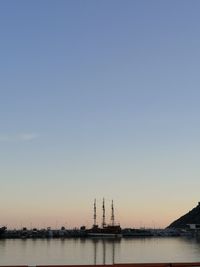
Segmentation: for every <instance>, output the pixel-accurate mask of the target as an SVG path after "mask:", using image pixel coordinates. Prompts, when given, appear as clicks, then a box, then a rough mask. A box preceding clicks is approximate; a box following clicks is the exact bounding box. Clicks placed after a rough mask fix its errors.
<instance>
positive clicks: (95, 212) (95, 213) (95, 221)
mask: <svg viewBox="0 0 200 267" xmlns="http://www.w3.org/2000/svg"><path fill="white" fill-rule="evenodd" d="M96 225H97V208H96V198H95V200H94V226H96Z"/></svg>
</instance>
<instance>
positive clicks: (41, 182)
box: [0, 0, 200, 227]
mask: <svg viewBox="0 0 200 267" xmlns="http://www.w3.org/2000/svg"><path fill="white" fill-rule="evenodd" d="M199 10H200V2H199V1H195V0H193V1H184V0H180V1H178V0H176V1H174V0H173V1H172V0H169V1H159V0H157V1H153V0H151V1H149V0H146V1H144V0H138V1H129V0H126V1H124V0H123V1H122V0H121V1H117V0H110V1H106V0H101V1H93V0H91V1H87V0H85V1H78V0H73V1H72V0H71V1H61V0H60V1H58V0H55V1H50V0H48V1H47V0H46V1H44V0H43V1H14V0H13V1H10V0H8V1H1V2H0V182H1V187H0V195H1V204H0V214H1V221H0V224H7V225H8V226H10V227H12V226H14V225H16V226H17V227H19V225H20V224H23V225H24V224H26V225H27V226H29V224H31V223H32V224H35V225H44V226H47V225H52V226H54V225H56V224H57V225H61V224H66V226H72V225H81V224H86V225H88V226H89V225H91V224H92V204H93V199H94V198H95V197H96V198H97V200H98V203H99V204H98V205H99V211H98V215H99V217H98V220H99V223H100V222H101V207H100V206H101V200H102V198H103V197H105V199H106V201H107V209H108V208H109V209H108V210H107V218H108V220H109V219H110V202H111V199H114V201H115V205H116V217H117V220H118V221H120V222H121V224H122V225H123V226H125V225H129V226H132V227H136V226H143V225H145V226H167V225H168V224H169V223H170V222H171V221H172V220H174V219H176V218H177V217H179V216H180V215H182V214H184V213H185V212H187V211H188V210H189V209H191V208H193V207H194V206H195V205H196V204H197V202H198V201H199V200H200V199H199V187H200V179H199V175H200V169H199V158H200V142H199V139H200V123H199V120H200V104H199V102H200V90H199V85H200V75H199V69H200V31H199V29H200V16H199Z"/></svg>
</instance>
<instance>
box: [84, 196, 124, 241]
mask: <svg viewBox="0 0 200 267" xmlns="http://www.w3.org/2000/svg"><path fill="white" fill-rule="evenodd" d="M102 210H103V214H102V226H101V227H99V226H98V224H97V214H96V199H95V200H94V217H93V218H94V224H93V227H92V228H91V229H88V230H86V231H87V235H88V236H89V237H122V229H121V227H120V224H115V215H114V204H113V200H112V204H111V224H106V214H105V200H104V199H103V204H102Z"/></svg>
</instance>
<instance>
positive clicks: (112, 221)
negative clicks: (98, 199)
mask: <svg viewBox="0 0 200 267" xmlns="http://www.w3.org/2000/svg"><path fill="white" fill-rule="evenodd" d="M111 211H112V212H111V223H112V226H114V225H115V215H114V205H113V200H112V205H111Z"/></svg>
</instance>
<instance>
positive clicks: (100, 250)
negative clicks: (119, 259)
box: [92, 238, 120, 265]
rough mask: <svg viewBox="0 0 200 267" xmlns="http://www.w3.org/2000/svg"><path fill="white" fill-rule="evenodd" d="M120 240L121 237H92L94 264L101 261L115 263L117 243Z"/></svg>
mask: <svg viewBox="0 0 200 267" xmlns="http://www.w3.org/2000/svg"><path fill="white" fill-rule="evenodd" d="M119 242H120V239H105V238H102V239H98V238H93V239H92V244H93V253H94V255H93V256H94V261H93V264H94V265H97V264H100V263H102V264H103V265H105V264H108V263H109V264H114V263H115V248H116V244H117V243H119ZM107 252H108V253H107ZM109 252H110V253H109Z"/></svg>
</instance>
